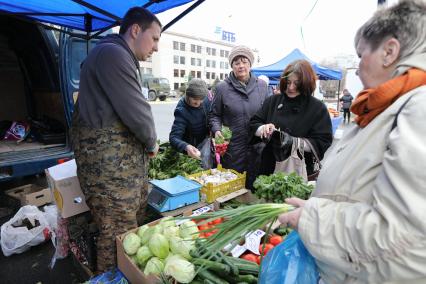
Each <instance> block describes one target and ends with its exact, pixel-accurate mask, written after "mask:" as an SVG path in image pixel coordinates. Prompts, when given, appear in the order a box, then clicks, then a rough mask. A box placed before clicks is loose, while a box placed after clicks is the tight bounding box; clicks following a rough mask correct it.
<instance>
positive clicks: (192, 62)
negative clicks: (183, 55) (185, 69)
mask: <svg viewBox="0 0 426 284" xmlns="http://www.w3.org/2000/svg"><path fill="white" fill-rule="evenodd" d="M191 65H192V66H195V58H193V57H191Z"/></svg>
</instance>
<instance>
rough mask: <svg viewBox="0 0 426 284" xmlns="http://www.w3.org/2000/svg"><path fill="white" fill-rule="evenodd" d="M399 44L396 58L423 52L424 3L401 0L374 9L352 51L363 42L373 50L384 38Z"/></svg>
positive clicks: (425, 12) (425, 34) (424, 35)
mask: <svg viewBox="0 0 426 284" xmlns="http://www.w3.org/2000/svg"><path fill="white" fill-rule="evenodd" d="M391 37H393V38H396V39H397V40H398V41H399V43H400V47H401V50H400V58H399V59H402V58H405V57H406V56H409V55H411V54H413V53H414V54H415V53H422V52H424V50H423V49H424V41H425V39H426V3H425V2H424V1H421V0H420V1H416V0H402V1H400V2H399V3H398V4H396V5H394V6H391V7H389V8H382V9H380V10H378V11H377V12H376V13H375V14H374V15H373V16H372V17H371V18H370V19H369V20H368V21H367V22H366V23H365V24H364V25H362V26H361V27H360V28H359V29H358V31H357V33H356V36H355V48H356V47H357V45H358V43H359V41H360V40H361V39H363V40H364V41H365V42H366V43H367V44H368V45H369V46H370V47H371V49H372V51H375V50H376V49H377V48H378V47H379V46H380V44H381V43H382V42H383V41H384V40H387V39H388V38H391Z"/></svg>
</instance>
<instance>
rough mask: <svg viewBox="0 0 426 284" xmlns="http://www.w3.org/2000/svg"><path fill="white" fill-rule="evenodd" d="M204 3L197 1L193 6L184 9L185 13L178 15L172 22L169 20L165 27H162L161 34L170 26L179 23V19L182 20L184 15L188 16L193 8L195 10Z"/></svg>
mask: <svg viewBox="0 0 426 284" xmlns="http://www.w3.org/2000/svg"><path fill="white" fill-rule="evenodd" d="M204 1H205V0H198V1H197V2H195V3H194V4H192V5H191V6H190V7H189V8H188V9H186V10H185V11H183V12H182V13H180V14H179V15H178V16H177V17H176V18H174V19H173V20H171V21H170V22H169V23H168V24H167V25H165V26H164V27H163V32H164V31H165V30H167V29H168V28H170V27H171V26H172V25H174V24H175V23H176V22H177V21H179V20H180V19H182V18H183V17H184V16H186V14H188V13H189V12H191V11H192V10H194V9H195V8H197V7H198V6H199V5H200V4H201V3H203V2H204Z"/></svg>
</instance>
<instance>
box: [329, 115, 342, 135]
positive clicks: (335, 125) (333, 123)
mask: <svg viewBox="0 0 426 284" xmlns="http://www.w3.org/2000/svg"><path fill="white" fill-rule="evenodd" d="M342 120H343V116H338V117H333V118H332V119H331V127H332V130H333V135H334V133H336V130H337V128H339V125H340V124H341V123H342Z"/></svg>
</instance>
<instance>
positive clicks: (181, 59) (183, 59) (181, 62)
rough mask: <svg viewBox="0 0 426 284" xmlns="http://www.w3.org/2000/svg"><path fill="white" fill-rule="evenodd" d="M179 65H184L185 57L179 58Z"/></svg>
mask: <svg viewBox="0 0 426 284" xmlns="http://www.w3.org/2000/svg"><path fill="white" fill-rule="evenodd" d="M180 64H183V65H185V56H181V57H180Z"/></svg>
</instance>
